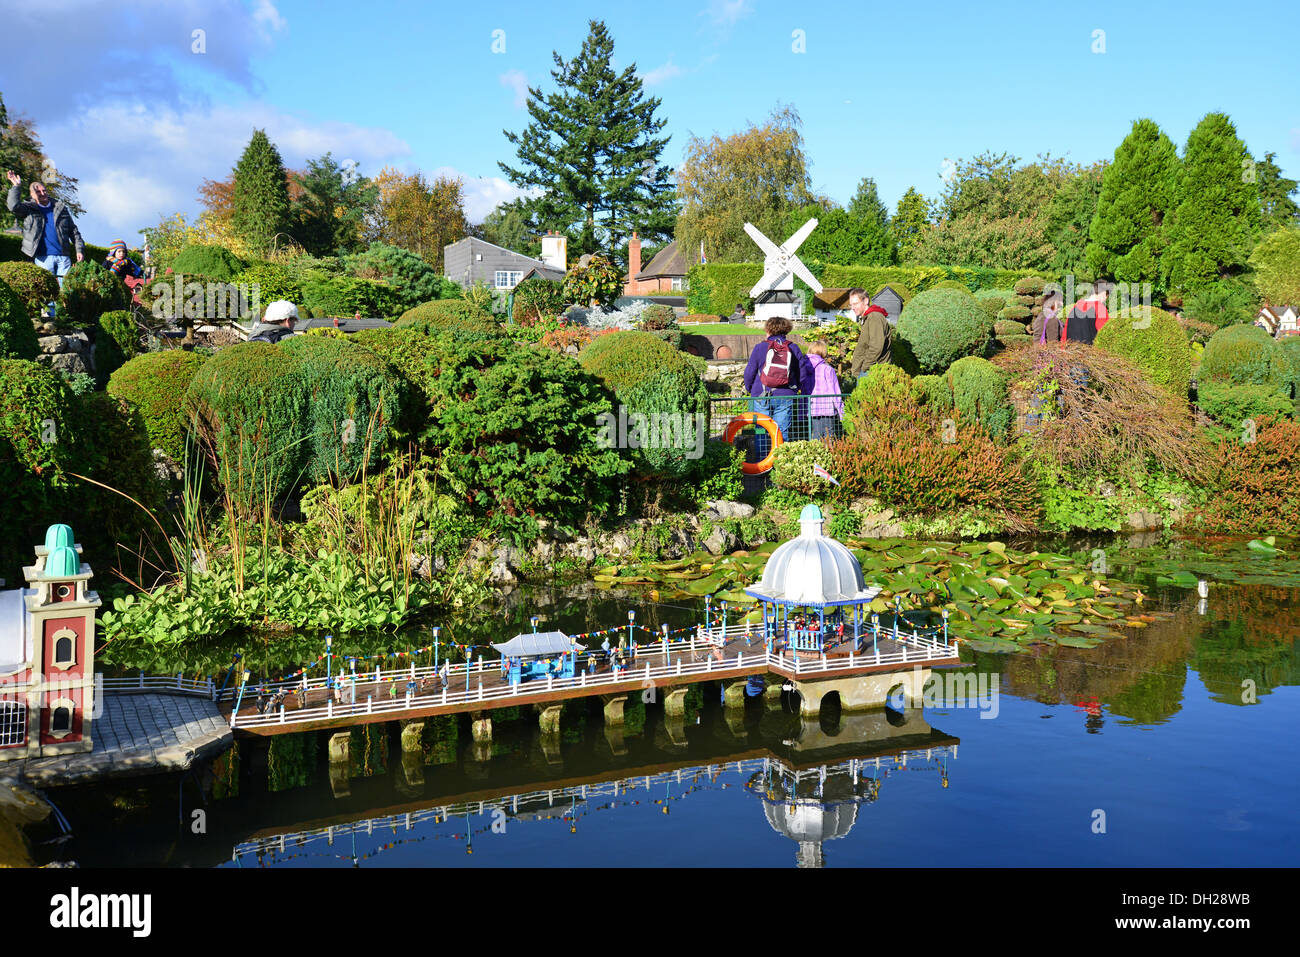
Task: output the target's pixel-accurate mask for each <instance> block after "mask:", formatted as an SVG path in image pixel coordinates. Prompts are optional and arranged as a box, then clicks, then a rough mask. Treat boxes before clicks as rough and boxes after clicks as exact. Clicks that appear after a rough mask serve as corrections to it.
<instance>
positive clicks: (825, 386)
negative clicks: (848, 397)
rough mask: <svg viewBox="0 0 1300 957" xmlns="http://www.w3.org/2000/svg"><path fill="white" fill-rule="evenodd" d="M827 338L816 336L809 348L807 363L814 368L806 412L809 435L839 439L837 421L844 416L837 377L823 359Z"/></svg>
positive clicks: (838, 423)
mask: <svg viewBox="0 0 1300 957" xmlns="http://www.w3.org/2000/svg"><path fill="white" fill-rule="evenodd" d="M827 351H828V350H827V347H826V340H825V339H818V340H817V341H816V342H814V343H812V344H811V345H810V346H809V347H808V364H809V366H811V368H812V370H813V389H812V398H811V401H810V403H809V408H808V413H809V419H810V421H811V422H812V438H814V439H820V438H821V437H822V436H830V437H831V438H838V437H839V433H840V420H841V419H843V418H844V400H843V399H842V398H841V397H840V380H839V377H838V376H836V375H835V369H834V368H833V367H832V366H831V364H830V363H829V362H827V361H826V353H827Z"/></svg>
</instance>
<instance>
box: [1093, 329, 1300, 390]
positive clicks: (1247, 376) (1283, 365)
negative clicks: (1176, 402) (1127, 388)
mask: <svg viewBox="0 0 1300 957" xmlns="http://www.w3.org/2000/svg"><path fill="white" fill-rule="evenodd" d="M1109 326H1110V323H1107V324H1106V326H1105V327H1103V328H1102V332H1105V331H1106V328H1107V327H1109ZM1098 338H1100V333H1099V334H1098ZM1288 376H1289V363H1288V361H1287V359H1286V356H1285V355H1283V354H1282V352H1281V350H1280V349H1279V348H1278V346H1277V343H1276V342H1274V341H1273V337H1272V336H1270V335H1269V334H1268V333H1267V332H1266V331H1265V330H1263V329H1261V328H1259V327H1258V326H1246V325H1238V326H1228V327H1227V328H1226V329H1220V330H1219V331H1218V332H1216V333H1215V334H1214V335H1212V336H1211V337H1210V341H1209V342H1207V343H1206V344H1205V352H1204V354H1203V355H1202V356H1201V367H1200V370H1199V372H1198V374H1197V380H1198V381H1199V382H1232V383H1235V384H1237V385H1268V386H1272V387H1273V388H1275V389H1278V390H1281V389H1282V388H1284V387H1285V384H1286V382H1287V380H1288Z"/></svg>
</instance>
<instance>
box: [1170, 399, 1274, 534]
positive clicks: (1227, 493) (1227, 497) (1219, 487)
mask: <svg viewBox="0 0 1300 957" xmlns="http://www.w3.org/2000/svg"><path fill="white" fill-rule="evenodd" d="M1219 460H1220V461H1221V462H1222V465H1221V467H1220V468H1219V471H1218V474H1217V476H1216V477H1215V481H1214V494H1213V495H1211V497H1210V500H1209V501H1208V502H1207V503H1206V504H1205V505H1204V506H1203V507H1202V508H1200V509H1197V511H1196V512H1195V513H1193V514H1192V515H1191V516H1189V518H1188V524H1190V525H1200V526H1201V528H1203V529H1204V530H1205V531H1212V532H1226V533H1231V534H1256V533H1263V532H1284V533H1286V534H1292V533H1293V530H1294V529H1295V528H1296V526H1297V525H1300V493H1298V492H1297V486H1298V485H1300V423H1296V422H1292V421H1289V420H1287V419H1271V418H1262V419H1260V420H1259V421H1258V422H1257V423H1256V426H1255V441H1254V442H1247V443H1245V444H1242V443H1241V441H1240V440H1232V441H1224V442H1222V443H1221V444H1220V445H1219Z"/></svg>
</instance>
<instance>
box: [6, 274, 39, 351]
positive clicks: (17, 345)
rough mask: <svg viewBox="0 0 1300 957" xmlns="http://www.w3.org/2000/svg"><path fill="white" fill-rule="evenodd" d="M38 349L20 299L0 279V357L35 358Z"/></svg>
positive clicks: (32, 328)
mask: <svg viewBox="0 0 1300 957" xmlns="http://www.w3.org/2000/svg"><path fill="white" fill-rule="evenodd" d="M37 268H38V269H39V268H40V267H39V266H38V267H37ZM44 271H45V270H43V269H42V270H41V272H44ZM40 350H41V347H40V343H39V342H37V341H36V329H35V327H33V326H32V321H31V319H29V318H28V317H27V309H26V308H25V307H24V306H23V303H22V300H21V299H19V298H18V294H17V293H15V292H14V291H13V290H12V289H10V288H9V286H8V284H7V283H5V282H3V281H0V359H35V358H36V355H37V353H38V352H40Z"/></svg>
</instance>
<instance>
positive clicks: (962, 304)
mask: <svg viewBox="0 0 1300 957" xmlns="http://www.w3.org/2000/svg"><path fill="white" fill-rule="evenodd" d="M896 331H897V338H899V339H903V340H905V341H906V342H907V343H908V345H909V346H910V347H911V351H912V355H913V356H915V358H916V362H917V366H918V369H919V371H921V372H931V373H937V372H943V371H944V370H945V369H947V368H948V367H949V366H950V365H952V364H953V363H954V362H956V361H957V360H958V359H960V358H962V357H964V356H973V355H983V353H984V350H985V349H986V348H988V343H989V332H990V329H989V322H988V320H987V319H986V318H985V315H984V310H983V309H981V308H980V306H979V303H977V302H976V301H975V297H974V296H972V295H971V294H970V293H967V292H961V291H959V290H957V289H931V290H928V291H926V292H921V293H917V294H916V296H915V297H913V299H912V301H911V302H909V303H908V304H907V306H906V307H904V309H903V314H902V315H901V316H900V317H899V319H898V325H897V327H896Z"/></svg>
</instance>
